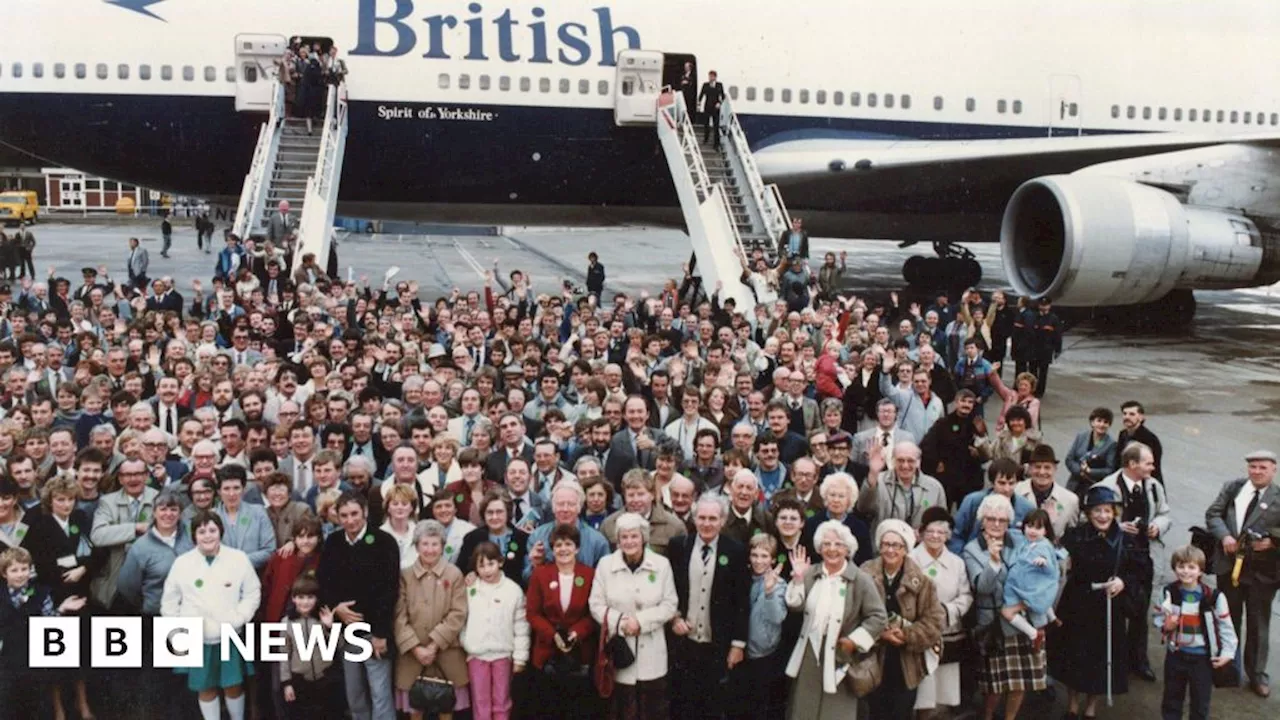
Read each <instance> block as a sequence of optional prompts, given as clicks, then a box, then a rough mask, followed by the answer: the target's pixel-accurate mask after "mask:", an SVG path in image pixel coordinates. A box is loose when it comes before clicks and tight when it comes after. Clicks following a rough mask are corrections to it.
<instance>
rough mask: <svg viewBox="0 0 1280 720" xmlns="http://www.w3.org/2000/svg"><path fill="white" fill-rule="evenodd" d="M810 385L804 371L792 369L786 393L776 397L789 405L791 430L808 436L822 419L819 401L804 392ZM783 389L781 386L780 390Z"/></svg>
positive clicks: (802, 435)
mask: <svg viewBox="0 0 1280 720" xmlns="http://www.w3.org/2000/svg"><path fill="white" fill-rule="evenodd" d="M779 379H781V378H779ZM808 386H809V381H808V380H807V379H806V378H805V376H804V372H803V371H801V370H792V371H791V374H790V375H789V376H788V377H787V387H786V394H785V395H778V396H776V398H775V400H780V401H781V402H782V403H784V404H785V405H786V407H787V412H788V413H790V416H791V420H790V425H791V432H793V433H796V434H798V435H800V436H801V437H806V438H807V437H809V435H810V434H811V433H812V432H813V431H815V430H817V429H818V423H819V422H820V421H821V417H820V416H819V414H818V403H817V401H816V400H814V399H813V398H811V397H808V396H806V395H805V394H804V391H805V388H806V387H808ZM781 389H782V388H779V390H781Z"/></svg>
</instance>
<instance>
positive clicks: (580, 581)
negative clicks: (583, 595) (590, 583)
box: [573, 575, 587, 587]
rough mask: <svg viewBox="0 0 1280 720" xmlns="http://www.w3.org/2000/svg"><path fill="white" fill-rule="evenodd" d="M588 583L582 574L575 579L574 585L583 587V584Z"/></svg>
mask: <svg viewBox="0 0 1280 720" xmlns="http://www.w3.org/2000/svg"><path fill="white" fill-rule="evenodd" d="M586 584H587V579H586V578H584V577H582V576H581V575H579V576H578V577H576V578H574V579H573V586H574V587H582V586H583V585H586Z"/></svg>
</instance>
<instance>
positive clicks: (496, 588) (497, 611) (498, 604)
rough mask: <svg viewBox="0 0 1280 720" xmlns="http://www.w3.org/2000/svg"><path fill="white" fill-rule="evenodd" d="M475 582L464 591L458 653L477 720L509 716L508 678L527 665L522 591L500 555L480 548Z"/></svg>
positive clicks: (495, 548)
mask: <svg viewBox="0 0 1280 720" xmlns="http://www.w3.org/2000/svg"><path fill="white" fill-rule="evenodd" d="M472 567H474V568H475V571H476V575H477V576H478V580H477V581H476V582H475V583H474V584H472V585H471V587H469V588H467V624H466V626H465V627H463V628H462V649H464V650H466V651H467V674H468V676H469V677H470V678H471V711H472V716H473V717H474V718H475V720H490V719H491V718H495V717H497V718H506V717H510V716H511V678H512V674H513V673H519V672H522V671H523V670H524V667H525V664H526V663H528V662H529V619H528V616H527V615H526V614H525V598H524V591H523V590H521V589H520V586H519V585H517V584H516V583H515V582H513V581H512V580H511V579H510V578H508V577H507V576H506V575H505V574H504V573H503V572H502V551H500V550H499V549H498V546H497V545H494V544H493V543H491V542H487V541H486V542H482V543H480V544H479V545H477V546H476V549H475V552H474V553H473V554H472Z"/></svg>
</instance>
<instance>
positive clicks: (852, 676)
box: [845, 648, 884, 698]
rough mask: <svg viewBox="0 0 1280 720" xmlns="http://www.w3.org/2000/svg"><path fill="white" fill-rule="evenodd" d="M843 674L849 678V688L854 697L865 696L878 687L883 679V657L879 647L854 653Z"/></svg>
mask: <svg viewBox="0 0 1280 720" xmlns="http://www.w3.org/2000/svg"><path fill="white" fill-rule="evenodd" d="M845 676H846V677H848V679H849V689H850V690H852V691H853V694H854V696H856V697H860V698H861V697H866V696H868V695H870V694H871V692H872V691H873V690H875V689H876V688H878V687H880V682H881V681H882V680H884V658H883V657H882V656H881V653H880V651H879V648H872V649H871V650H869V651H867V652H864V653H858V654H857V655H854V656H853V662H851V663H849V667H848V669H847V670H845Z"/></svg>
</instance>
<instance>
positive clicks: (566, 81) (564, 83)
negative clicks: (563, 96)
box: [560, 78, 572, 93]
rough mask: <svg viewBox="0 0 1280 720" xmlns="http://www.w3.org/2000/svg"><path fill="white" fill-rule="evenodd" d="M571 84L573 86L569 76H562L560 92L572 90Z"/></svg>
mask: <svg viewBox="0 0 1280 720" xmlns="http://www.w3.org/2000/svg"><path fill="white" fill-rule="evenodd" d="M571 86H572V83H570V82H569V78H560V92H561V93H567V92H569V90H570V88H571Z"/></svg>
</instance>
